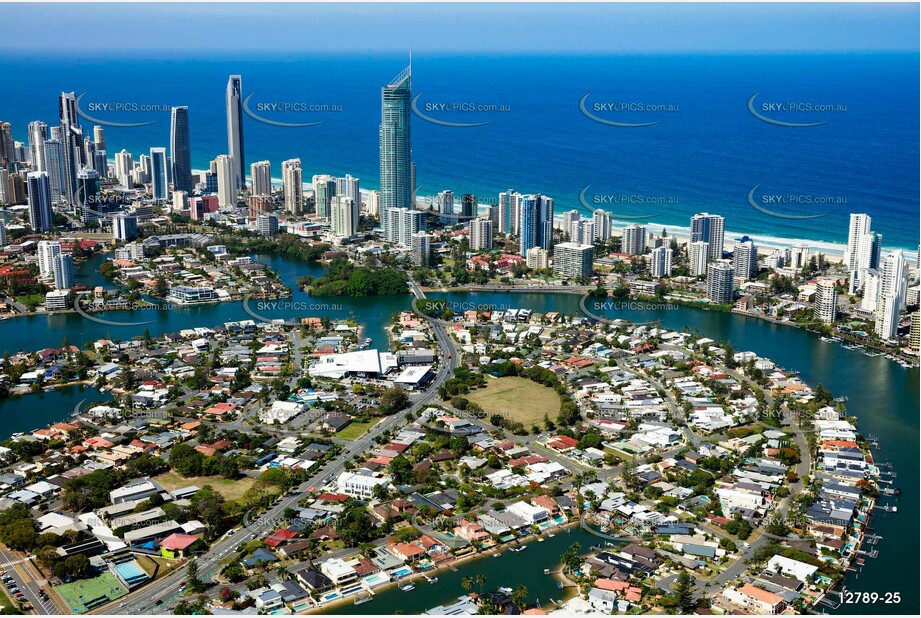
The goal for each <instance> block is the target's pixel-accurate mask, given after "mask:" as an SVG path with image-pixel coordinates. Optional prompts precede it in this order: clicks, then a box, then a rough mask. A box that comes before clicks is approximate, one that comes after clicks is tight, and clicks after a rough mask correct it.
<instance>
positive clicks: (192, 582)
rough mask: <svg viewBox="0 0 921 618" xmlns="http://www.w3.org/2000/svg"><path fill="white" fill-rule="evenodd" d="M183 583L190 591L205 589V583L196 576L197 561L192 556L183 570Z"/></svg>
mask: <svg viewBox="0 0 921 618" xmlns="http://www.w3.org/2000/svg"><path fill="white" fill-rule="evenodd" d="M185 585H186V588H187V589H188V590H189V591H191V592H193V593H194V592H201V591H202V590H204V589H205V583H204V582H203V581H201V580H200V579H199V578H198V561H197V560H195V559H194V558H193V559H192V561H191V562H189V566H187V567H186V570H185Z"/></svg>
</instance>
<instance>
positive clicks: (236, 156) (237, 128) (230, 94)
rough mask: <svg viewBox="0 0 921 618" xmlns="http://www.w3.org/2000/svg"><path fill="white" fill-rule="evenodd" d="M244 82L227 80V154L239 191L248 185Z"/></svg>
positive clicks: (237, 78) (232, 77)
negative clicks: (244, 151) (244, 144)
mask: <svg viewBox="0 0 921 618" xmlns="http://www.w3.org/2000/svg"><path fill="white" fill-rule="evenodd" d="M242 99H243V80H242V78H241V77H240V76H239V75H231V76H230V78H229V79H228V80H227V101H226V104H227V152H228V154H229V155H230V156H231V157H232V160H231V163H232V164H233V170H232V171H233V174H234V183H235V184H234V186H235V187H236V190H237V191H239V190H240V189H242V188H243V187H244V186H245V185H246V175H245V169H246V168H245V159H244V157H243V100H242Z"/></svg>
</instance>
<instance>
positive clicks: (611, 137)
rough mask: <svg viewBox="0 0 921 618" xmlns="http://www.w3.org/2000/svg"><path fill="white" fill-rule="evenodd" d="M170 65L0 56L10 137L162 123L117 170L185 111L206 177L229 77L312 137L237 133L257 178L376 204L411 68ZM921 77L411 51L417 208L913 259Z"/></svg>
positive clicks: (864, 70) (910, 70)
mask: <svg viewBox="0 0 921 618" xmlns="http://www.w3.org/2000/svg"><path fill="white" fill-rule="evenodd" d="M171 53H172V54H173V55H172V56H168V55H167V54H166V53H164V56H163V57H157V58H154V57H130V56H125V57H122V58H111V57H101V56H100V57H80V58H75V57H73V56H61V57H56V56H48V57H36V56H28V57H25V56H21V57H17V56H15V55H12V56H10V55H8V56H4V57H2V58H0V71H2V72H3V74H4V75H10V76H13V75H14V76H15V79H14V80H11V81H9V82H8V84H9V85H8V87H7V88H6V89H5V92H6V94H7V96H6V97H4V98H3V99H2V103H0V121H6V122H10V123H12V125H13V135H14V138H15V139H17V140H20V141H26V139H27V136H26V125H27V123H28V122H29V121H31V120H44V121H45V122H48V123H49V124H51V123H53V122H56V118H57V114H58V111H57V96H58V95H59V94H60V92H61V91H71V90H73V91H75V92H77V93H78V94H80V93H85V94H84V96H83V98H82V99H81V103H80V107H81V109H82V110H83V111H84V112H85V113H86V114H88V115H89V116H93V117H95V118H98V119H102V120H105V121H107V122H120V123H141V122H152V124H147V125H145V126H139V127H115V126H106V127H105V129H106V141H107V150H108V157H109V159H110V160H111V159H113V158H114V153H115V152H117V151H119V150H121V149H122V148H125V149H127V150H129V151H131V152H132V153H134V155H135V160H137V157H138V155H140V154H142V153H146V152H148V150H149V148H150V147H151V146H168V145H169V111H168V108H169V106H172V105H188V106H189V116H190V126H191V136H192V158H193V161H192V163H193V167H194V168H196V169H200V168H207V166H208V163H209V161H210V160H211V159H213V158H214V157H215V156H216V155H218V154H222V153H225V152H226V151H227V142H226V129H225V127H226V119H225V114H224V89H225V86H226V82H227V76H228V75H229V74H231V73H235V74H240V75H242V80H243V90H244V95H245V96H248V95H252V97H251V98H250V100H249V102H248V107H249V109H250V110H251V111H252V112H253V113H254V114H256V115H259V116H261V117H262V118H265V119H267V120H270V121H272V122H286V123H317V122H319V123H320V124H314V125H313V126H304V127H283V126H277V125H273V124H269V123H264V122H261V121H259V120H256V119H254V118H252V117H250V116H246V117H245V123H244V138H245V154H246V163H247V166H248V165H249V163H251V162H253V161H257V160H261V159H268V160H270V161H271V163H272V175H273V176H275V177H278V176H281V161H282V160H284V159H289V158H295V157H298V158H300V159H301V161H302V164H303V168H304V177H305V179H306V180H309V179H310V177H311V176H312V175H313V174H319V173H330V174H336V175H344V174H346V173H350V174H352V175H353V176H357V177H359V178H360V179H361V186H362V188H363V189H370V188H376V187H377V185H378V136H377V129H378V124H379V122H380V87H381V86H383V85H384V84H386V83H387V82H388V81H389V80H390V79H391V78H392V77H393V76H395V75H396V74H397V73H399V71H400V70H401V69H402V68H403V67H404V66H405V64H406V62H407V57H396V56H392V55H391V56H375V55H367V54H365V55H358V54H356V55H351V56H323V55H311V56H303V57H296V56H282V55H277V56H263V57H254V56H249V57H247V58H245V59H238V60H233V59H230V58H225V57H218V56H216V55H215V56H205V57H202V56H200V55H196V56H194V57H188V56H184V55H182V54H181V53H180V52H178V51H176V52H171ZM917 66H918V55H917V54H910V53H849V54H823V53H815V54H805V55H804V54H797V55H793V54H790V55H776V54H775V55H752V54H746V55H729V54H722V55H720V54H706V55H704V54H700V55H690V54H688V55H634V56H629V55H617V56H595V55H578V56H577V55H569V56H550V55H540V56H534V55H502V56H496V55H490V54H489V53H488V50H482V52H481V53H479V54H478V55H471V56H456V55H451V56H448V55H436V56H432V55H426V54H420V53H418V52H417V53H416V54H415V57H414V58H413V93H414V96H417V97H418V99H417V100H416V108H417V109H418V110H419V112H420V115H414V116H413V121H412V148H413V158H414V161H415V163H416V184H417V186H418V187H419V189H418V193H419V195H432V194H434V193H436V192H438V191H441V190H443V189H452V190H453V191H454V193H455V195H457V196H460V194H463V193H474V194H476V195H477V196H478V198H479V200H480V202H488V201H489V200H495V199H496V197H497V194H498V192H499V191H504V190H506V189H509V188H512V189H515V190H518V191H520V192H523V193H537V192H539V193H544V194H547V195H550V196H552V197H553V198H554V201H555V209H556V212H557V214H559V213H561V212H563V211H565V210H569V209H572V208H576V209H581V210H582V211H583V212H585V211H586V210H587V209H586V207H585V205H587V206H588V207H589V208H597V207H602V208H605V209H608V210H611V211H612V212H613V213H614V218H615V219H616V220H624V221H631V222H633V221H646V222H647V223H648V224H649V229H650V231H654V232H658V231H659V229H661V228H662V227H665V226H670V227H671V226H679V227H686V226H687V225H688V220H689V218H690V216H691V215H692V214H693V213H695V212H700V211H709V212H713V213H718V214H722V215H724V216H725V217H726V229H727V230H729V232H730V233H731V234H748V235H751V236H753V237H756V238H760V239H766V240H767V241H769V242H770V241H771V240H773V241H780V240H783V241H789V242H792V243H796V242H798V241H807V242H808V243H809V244H812V245H813V246H815V247H821V248H826V249H829V250H835V249H838V250H840V245H841V244H842V243H843V242H844V241H845V239H846V232H847V219H848V213H850V212H866V213H869V214H870V215H871V216H872V217H873V229H875V230H876V231H878V232H880V233H882V235H883V245H884V247H885V248H886V249H894V248H903V249H907V250H910V251H912V252H914V251H915V250H916V249H917V247H918V243H919V225H918V204H919V189H918V187H919V172H918V164H917V162H918V154H919V141H918V139H919V138H918V133H919V125H918V102H917V101H918V99H917V92H918V85H919V84H918V79H919V78H918V70H917ZM752 97H754V99H752ZM750 100H751V109H749V101H750ZM580 102H581V106H580ZM141 106H153V107H154V108H155V109H157V108H158V109H159V110H161V111H145V110H144V109H141ZM311 106H320V108H321V110H320V111H311V110H316V109H317V108H315V107H311ZM113 107H120V108H121V110H120V111H113V109H112V108H113ZM285 107H287V108H288V111H279V110H283V109H284V108H285ZM304 108H308V109H306V110H305V111H301V110H302V109H304ZM452 110H453V111H452ZM756 114H758V115H760V116H761V117H762V118H759V117H757V116H756ZM423 115H424V116H427V117H429V118H432V119H434V120H436V121H438V122H440V123H442V124H437V123H435V122H429V121H427V120H426V119H424V118H423V117H422V116H423ZM589 116H594V117H595V118H596V119H598V120H596V119H593V118H590V117H589ZM610 122H615V123H620V124H630V125H645V126H614V125H612V124H609V123H610ZM778 122H779V123H788V124H796V125H803V124H807V125H813V126H785V125H783V124H778ZM443 123H455V124H465V125H478V126H445V124H443ZM480 123H488V124H480ZM817 123H822V124H817ZM93 124H94V123H93V122H92V121H91V120H84V130H85V131H87V129H89V130H88V131H87V132H88V133H91V132H92V125H93ZM580 195H581V202H580ZM457 201H458V202H459V197H458V198H457ZM752 203H754V205H753V204H752ZM804 217H811V218H804ZM731 237H732V236H731V235H730V234H727V238H731Z"/></svg>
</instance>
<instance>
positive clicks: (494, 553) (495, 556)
mask: <svg viewBox="0 0 921 618" xmlns="http://www.w3.org/2000/svg"><path fill="white" fill-rule="evenodd" d="M501 555H502V554H500V553H499V552H493V555H492V557H493V558H498V557H499V556H501Z"/></svg>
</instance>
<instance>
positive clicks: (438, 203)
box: [435, 189, 454, 224]
mask: <svg viewBox="0 0 921 618" xmlns="http://www.w3.org/2000/svg"><path fill="white" fill-rule="evenodd" d="M435 210H436V211H437V212H439V213H441V214H447V215H453V214H454V191H451V190H450V189H446V190H444V191H439V192H438V195H436V196H435ZM440 221H441V223H442V224H445V223H451V222H452V221H454V217H441V218H440Z"/></svg>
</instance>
